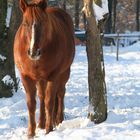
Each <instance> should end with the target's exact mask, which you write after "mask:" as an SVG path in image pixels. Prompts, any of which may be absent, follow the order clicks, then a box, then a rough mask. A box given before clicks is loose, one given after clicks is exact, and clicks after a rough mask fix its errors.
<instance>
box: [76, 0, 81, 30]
mask: <svg viewBox="0 0 140 140" xmlns="http://www.w3.org/2000/svg"><path fill="white" fill-rule="evenodd" d="M79 6H80V0H75V28H77V29H78V28H79Z"/></svg>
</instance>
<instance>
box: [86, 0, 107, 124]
mask: <svg viewBox="0 0 140 140" xmlns="http://www.w3.org/2000/svg"><path fill="white" fill-rule="evenodd" d="M92 5H93V0H84V13H85V16H86V20H87V29H86V32H87V48H86V51H87V58H88V85H89V114H88V117H89V118H90V119H91V121H94V122H95V123H100V122H103V121H105V120H106V118H107V97H106V86H105V74H104V71H103V68H102V62H101V60H102V59H101V58H102V54H101V38H100V30H99V29H98V25H97V23H96V19H95V16H94V11H93V6H92Z"/></svg>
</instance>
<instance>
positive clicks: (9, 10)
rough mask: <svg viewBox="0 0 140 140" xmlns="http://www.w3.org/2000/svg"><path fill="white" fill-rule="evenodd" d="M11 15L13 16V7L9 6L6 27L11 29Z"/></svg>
mask: <svg viewBox="0 0 140 140" xmlns="http://www.w3.org/2000/svg"><path fill="white" fill-rule="evenodd" d="M11 14H12V5H8V8H7V16H6V27H7V28H9V26H10V20H11Z"/></svg>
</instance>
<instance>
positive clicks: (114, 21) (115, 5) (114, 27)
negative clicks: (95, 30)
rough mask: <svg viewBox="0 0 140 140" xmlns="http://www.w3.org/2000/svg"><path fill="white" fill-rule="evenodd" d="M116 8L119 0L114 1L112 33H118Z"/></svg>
mask: <svg viewBox="0 0 140 140" xmlns="http://www.w3.org/2000/svg"><path fill="white" fill-rule="evenodd" d="M116 7H117V0H113V25H112V32H113V33H115V32H116Z"/></svg>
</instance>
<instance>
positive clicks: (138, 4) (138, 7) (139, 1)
mask: <svg viewBox="0 0 140 140" xmlns="http://www.w3.org/2000/svg"><path fill="white" fill-rule="evenodd" d="M139 13H140V0H137V1H136V31H140V19H139Z"/></svg>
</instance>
